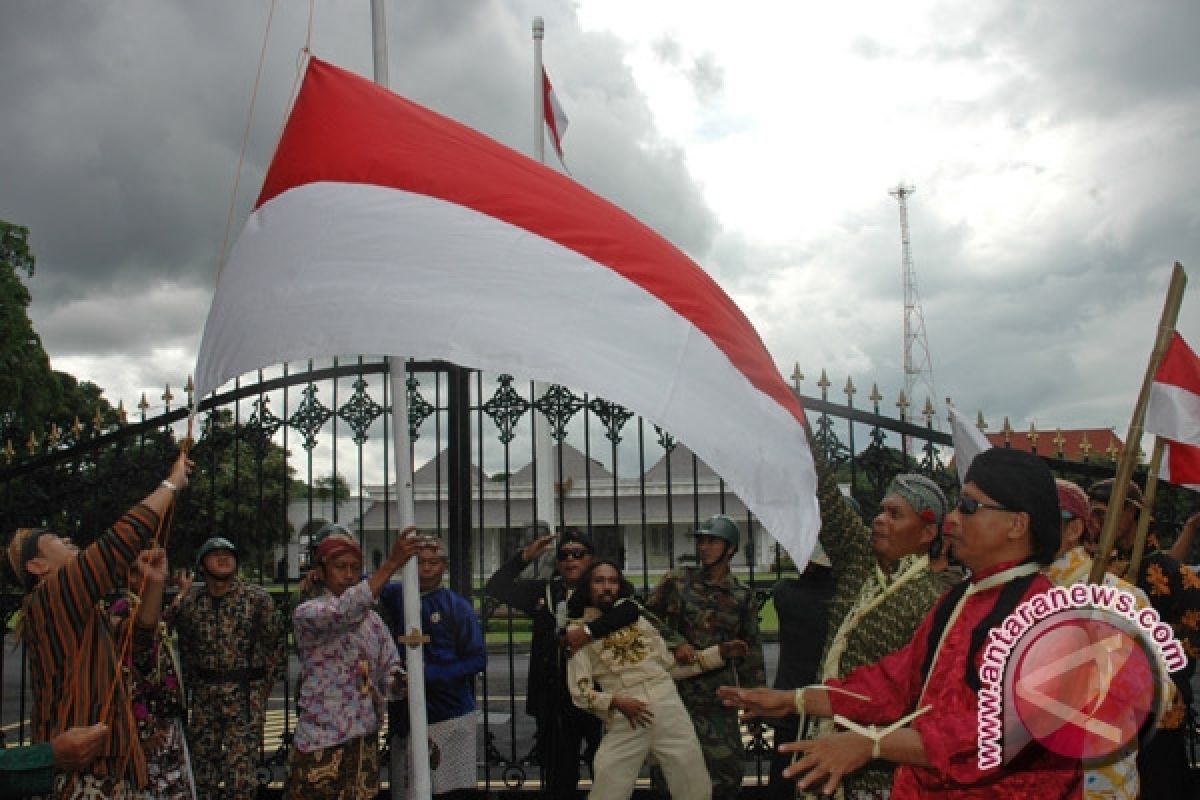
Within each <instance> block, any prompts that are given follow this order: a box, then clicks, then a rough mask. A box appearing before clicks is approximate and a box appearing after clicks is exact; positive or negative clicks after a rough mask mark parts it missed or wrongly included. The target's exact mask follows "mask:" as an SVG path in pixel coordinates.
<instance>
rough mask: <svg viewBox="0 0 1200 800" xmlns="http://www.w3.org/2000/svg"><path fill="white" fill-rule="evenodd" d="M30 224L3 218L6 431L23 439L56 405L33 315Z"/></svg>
mask: <svg viewBox="0 0 1200 800" xmlns="http://www.w3.org/2000/svg"><path fill="white" fill-rule="evenodd" d="M34 263H35V262H34V257H33V252H32V251H31V250H30V249H29V229H28V228H24V227H21V226H19V225H13V224H11V223H8V222H5V221H4V220H0V436H2V437H3V438H4V439H6V440H14V439H15V440H16V441H15V442H14V445H17V444H21V443H22V442H23V440H24V438H25V437H26V436H28V433H29V431H31V430H34V429H35V424H36V423H40V422H41V421H43V420H45V418H46V414H47V412H48V411H49V409H50V408H51V407H52V405H53V404H54V394H55V388H56V387H55V383H56V382H55V381H54V380H53V378H52V371H51V369H50V359H49V358H48V357H47V356H46V351H45V350H43V349H42V340H41V338H40V337H39V336H38V335H37V333H36V332H34V330H33V323H32V322H31V321H30V319H29V313H28V309H29V303H30V302H31V301H32V299H33V298H32V297H31V296H30V294H29V289H27V288H26V286H25V284H24V282H23V281H22V280H21V273H24V274H25V277H26V278H30V277H32V276H33V268H34Z"/></svg>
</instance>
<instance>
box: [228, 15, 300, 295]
mask: <svg viewBox="0 0 1200 800" xmlns="http://www.w3.org/2000/svg"><path fill="white" fill-rule="evenodd" d="M311 14H312V12H311V10H310V12H309V23H308V24H309V28H310V29H311V28H312V16H311ZM274 18H275V0H271V9H270V11H269V12H268V13H267V25H266V28H265V29H264V30H263V38H262V47H261V48H260V49H259V54H258V70H257V71H256V72H255V73H254V87H253V89H251V91H250V107H249V108H248V109H247V110H246V127H245V129H244V130H243V131H242V146H241V148H240V150H239V151H238V163H237V170H236V171H235V172H234V174H233V191H232V192H230V194H229V211H228V213H227V214H226V216H225V235H224V237H223V238H222V240H221V255H220V257H219V259H218V261H217V280H220V279H221V270H222V269H223V268H224V267H225V255H226V253H227V252H228V249H229V232H230V230H231V229H232V228H233V212H234V210H235V209H236V208H237V195H238V186H239V185H240V183H241V179H242V165H243V164H244V163H245V161H246V146H247V144H248V143H249V141H250V127H251V125H252V123H253V122H254V107H255V104H256V103H257V101H258V87H259V86H260V85H261V84H262V73H263V64H264V63H265V62H266V60H267V40H268V39H269V38H270V35H271V21H272V20H273V19H274Z"/></svg>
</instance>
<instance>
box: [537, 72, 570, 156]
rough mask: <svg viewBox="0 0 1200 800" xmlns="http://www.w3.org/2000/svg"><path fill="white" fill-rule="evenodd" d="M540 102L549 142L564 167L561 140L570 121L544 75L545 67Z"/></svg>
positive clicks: (543, 74)
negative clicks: (548, 133) (552, 144)
mask: <svg viewBox="0 0 1200 800" xmlns="http://www.w3.org/2000/svg"><path fill="white" fill-rule="evenodd" d="M542 100H543V103H542V108H543V113H545V115H546V129H547V130H548V131H550V141H552V142H554V152H556V153H558V160H559V161H562V162H563V166H564V167H565V166H566V165H567V162H566V161H564V160H563V149H562V139H563V137H564V136H566V135H567V125H568V124H570V121H569V120H568V119H567V112H565V111H563V107H562V105H561V104H560V103H559V102H558V95H556V94H555V93H554V86H553V85H551V83H550V76H549V75H547V74H546V68H545V67H542Z"/></svg>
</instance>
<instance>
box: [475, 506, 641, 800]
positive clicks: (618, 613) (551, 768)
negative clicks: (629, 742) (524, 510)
mask: <svg viewBox="0 0 1200 800" xmlns="http://www.w3.org/2000/svg"><path fill="white" fill-rule="evenodd" d="M529 530H530V531H531V532H532V533H533V534H534V535H535V536H536V538H534V539H533V540H532V541H531V542H529V543H528V544H526V545H525V546H524V547H522V548H521V549H520V550H518V551H517V552H516V553H515V554H514V555H513V557H512V558H510V559H509V560H508V561H507V562H505V563H504V564H503V565H501V567H500V568H499V569H498V570H496V572H495V574H494V575H492V577H491V578H489V579H488V582H487V586H486V587H485V589H484V591H485V592H486V593H487V594H488V595H489V596H491V597H494V598H496V599H497V600H499V601H500V602H502V603H504V604H505V605H507V606H508V607H509V608H510V609H515V610H517V611H521V612H524V613H525V614H528V615H529V616H530V618H531V619H532V620H533V642H532V644H531V647H530V654H529V685H528V689H527V692H526V701H525V710H526V713H528V714H529V715H530V716H531V717H533V718H534V720H535V722H536V723H537V758H538V763H539V764H541V767H542V791H543V794H545V795H547V796H549V797H555V798H559V797H574V794H575V787H576V785H577V784H578V783H579V762H580V757H581V756H582V757H583V759H584V760H586V761H587V763H588V769H589V770H590V769H591V764H592V757H593V756H594V755H595V753H596V748H598V747H599V746H600V740H601V738H602V736H603V734H604V730H603V726H602V725H601V723H600V720H599V719H597V718H596V717H595V716H593V715H592V714H589V713H587V712H586V711H584V710H582V709H580V708H577V707H576V706H575V704H574V702H572V700H571V695H570V692H568V690H567V677H566V676H567V661H568V659H569V657H570V652H571V649H570V646H568V643H567V641H566V639H565V631H566V625H567V600H569V599H570V597H571V595H572V594H573V593H574V591H575V589H576V588H577V587H578V585H579V578H580V576H581V575H583V573H584V571H585V570H586V569H587V568H588V567H589V566H591V564H592V558H593V556H594V554H595V547H594V546H593V544H592V540H591V537H589V536H588V535H587V534H586V533H583V532H581V531H575V530H570V531H567V532H566V533H564V534H563V535H562V536H561V538H559V537H558V535H557V534H554V533H551V532H550V530H549V527H548V526H546V525H545V523H538V524H537V525H536V526H533V525H531V526H530V528H529ZM556 540H557V547H556V549H555V564H556V569H555V574H554V575H553V576H551V577H550V578H549V579H544V578H526V579H522V578H521V577H520V576H521V573H522V572H523V571H524V570H525V569H526V567H528V566H530V565H531V564H533V563H535V562H536V561H537V560H538V559H539V558H540V557H541V556H542V554H544V553H546V552H547V551H548V550H549V549H550V548H551V547H554V546H555V544H556ZM639 614H640V609H639V607H638V605H637V604H636V603H634V602H630V601H623V602H619V603H616V604H615V605H614V606H613V607H612V609H610V610H609V611H607V612H606V613H605V614H603V615H602V616H600V617H598V618H597V619H595V620H592V621H591V622H589V623H588V624H587V625H586V626H583V627H582V628H581V629H580V630H579V632H578V633H575V634H574V636H575V637H576V638H577V639H578V642H577V643H576V644H575V645H574V646H578V645H579V644H581V643H584V642H587V641H590V640H591V638H593V637H594V638H596V639H602V638H603V637H605V636H607V635H608V634H610V633H612V632H613V631H616V630H620V629H621V628H624V627H625V626H627V625H632V624H633V623H634V622H636V621H637V619H638V616H639ZM593 777H594V776H593Z"/></svg>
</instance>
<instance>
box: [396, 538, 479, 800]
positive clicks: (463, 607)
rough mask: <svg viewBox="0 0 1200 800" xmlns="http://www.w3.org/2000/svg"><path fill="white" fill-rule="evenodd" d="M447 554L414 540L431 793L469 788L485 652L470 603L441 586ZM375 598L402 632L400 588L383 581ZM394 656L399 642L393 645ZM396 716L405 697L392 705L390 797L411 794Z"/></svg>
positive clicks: (430, 542)
mask: <svg viewBox="0 0 1200 800" xmlns="http://www.w3.org/2000/svg"><path fill="white" fill-rule="evenodd" d="M448 566H449V559H448V558H447V557H446V551H445V549H444V548H443V546H442V543H441V540H439V539H437V538H434V537H426V538H425V539H424V540H422V542H421V543H420V544H418V545H417V576H418V580H419V584H420V588H421V630H422V632H423V633H424V634H425V635H426V636H428V637H429V641H428V642H427V643H426V644H425V648H424V660H425V707H426V710H427V713H428V719H429V761H430V767H431V772H430V781H431V783H432V786H433V794H434V796H435V797H442V798H454V797H466V796H468V792H469V791H471V790H474V789H475V781H476V759H477V754H476V746H477V745H476V740H477V735H476V730H475V675H476V674H478V673H480V672H483V670H484V668H485V666H486V663H487V654H486V650H485V649H484V645H483V629H482V627H481V626H480V624H479V617H478V616H477V615H476V614H475V609H474V608H472V607H471V602H470V601H469V600H467V599H466V598H464V597H462V596H461V595H459V594H456V593H454V592H452V591H450V590H449V589H447V588H445V587H443V586H442V578H443V577H444V576H445V574H446V568H447V567H448ZM379 603H380V605H381V606H382V607H383V609H384V610H385V612H386V616H387V618H388V619H389V620H390V623H391V625H392V632H393V634H395V635H397V636H402V635H404V631H405V624H404V598H403V588H402V585H401V584H400V583H398V582H393V583H389V584H388V585H387V586H385V587H384V589H383V591H382V592H381V593H380V595H379ZM400 652H401V654H403V653H405V652H406V648H405V647H403V646H401V647H400ZM398 716H403V717H405V718H407V708H406V706H405V704H404V703H393V704H392V707H391V710H390V711H389V717H390V718H391V725H392V740H391V750H392V760H391V784H392V798H393V800H400V799H401V798H404V797H407V796H409V795H410V794H411V792H410V790H409V780H408V766H409V765H408V739H407V735H406V732H405V733H401V732H402V731H404V729H405V726H403V725H398V724H397V723H398Z"/></svg>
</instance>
